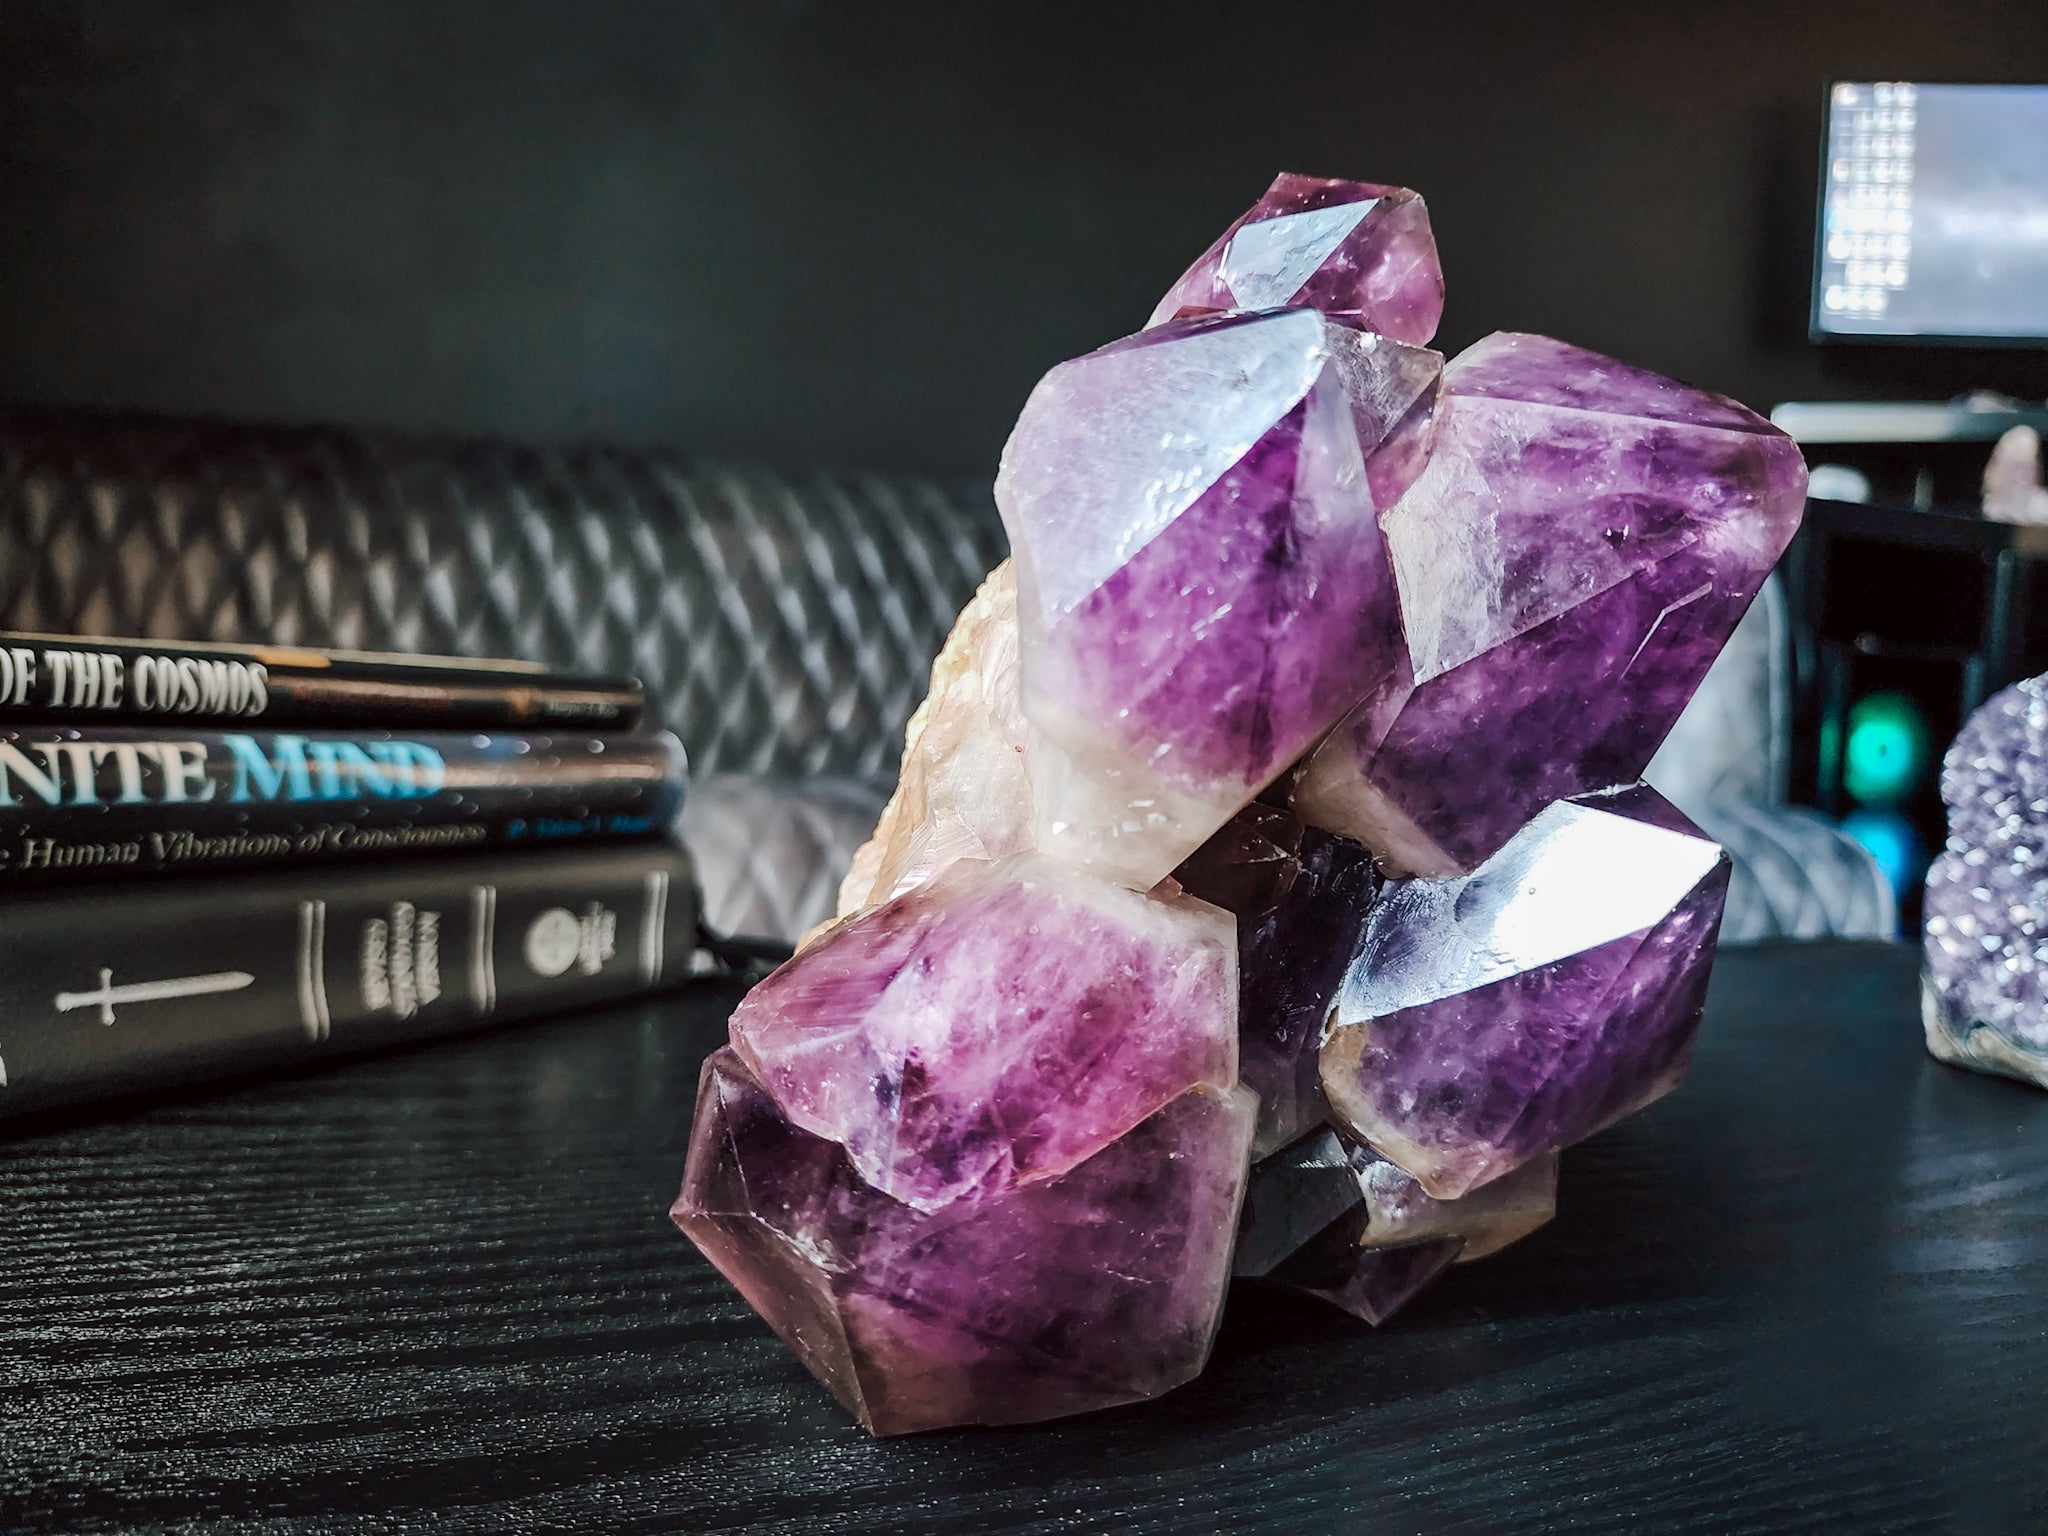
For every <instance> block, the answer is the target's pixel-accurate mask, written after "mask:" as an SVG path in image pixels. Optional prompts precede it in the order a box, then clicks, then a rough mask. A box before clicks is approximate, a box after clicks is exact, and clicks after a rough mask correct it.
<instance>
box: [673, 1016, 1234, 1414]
mask: <svg viewBox="0 0 2048 1536" xmlns="http://www.w3.org/2000/svg"><path fill="white" fill-rule="evenodd" d="M1251 1120H1252V1102H1251V1094H1250V1093H1249V1092H1247V1091H1246V1090H1244V1089H1242V1088H1225V1089H1216V1088H1211V1087H1206V1086H1204V1087H1198V1088H1193V1089H1190V1090H1189V1091H1188V1092H1186V1093H1183V1094H1181V1095H1179V1096H1178V1097H1176V1098H1175V1099H1173V1100H1172V1101H1171V1102H1169V1103H1168V1104H1166V1105H1164V1106H1163V1107H1161V1108H1160V1109H1158V1110H1157V1111H1155V1112H1154V1113H1153V1114H1151V1115H1150V1116H1149V1117H1147V1118H1146V1119H1145V1120H1143V1121H1141V1122H1140V1123H1139V1124H1138V1125H1136V1126H1134V1127H1132V1128H1131V1129H1130V1130H1129V1131H1127V1132H1125V1133H1124V1134H1123V1135H1121V1136H1119V1137H1117V1138H1116V1139H1115V1140H1113V1141H1111V1142H1109V1143H1108V1144H1106V1145H1104V1146H1103V1147H1101V1148H1100V1149H1098V1150H1097V1151H1095V1152H1094V1153H1093V1154H1092V1155H1090V1156H1089V1157H1087V1158H1086V1159H1084V1160H1083V1161H1081V1162H1079V1163H1077V1164H1075V1165H1074V1166H1073V1167H1071V1168H1069V1169H1068V1170H1067V1171H1066V1172H1064V1173H1062V1174H1061V1175H1060V1176H1058V1177H1057V1178H1053V1179H1049V1180H1047V1181H1045V1182H1043V1183H1039V1184H1035V1185H1032V1186H1031V1187H1029V1188H1016V1189H1010V1190H1008V1191H1006V1192H1004V1193H1001V1194H995V1195H990V1194H986V1193H979V1192H978V1193H976V1194H975V1195H973V1196H971V1197H969V1198H966V1199H963V1200H962V1201H960V1202H958V1203H956V1204H955V1205H953V1206H950V1207H948V1208H947V1209H946V1210H944V1211H940V1212H936V1213H935V1212H930V1211H922V1210H919V1209H918V1208H916V1207H915V1206H911V1205H906V1204H904V1203H902V1202H900V1201H897V1200H894V1199H891V1198H890V1197H889V1196H888V1195H886V1194H883V1193H882V1192H881V1191H880V1190H877V1189H875V1188H874V1187H873V1186H872V1185H870V1184H868V1183H867V1182H866V1181H865V1180H863V1179H862V1178H861V1176H860V1174H859V1173H858V1171H857V1170H856V1169H855V1168H854V1166H853V1163H852V1161H851V1159H849V1158H848V1156H847V1155H846V1150H845V1149H844V1148H843V1147H840V1146H836V1145H834V1144H833V1143H832V1142H830V1141H827V1140H824V1139H822V1138H820V1137H817V1136H814V1135H811V1134H810V1133H809V1132H807V1131H804V1130H802V1129H801V1128H799V1127H797V1126H795V1125H793V1124H791V1123H790V1121H789V1119H788V1117H787V1116H786V1115H784V1113H783V1112H782V1110H781V1107H780V1106H779V1105H778V1104H777V1102H776V1100H775V1099H774V1097H773V1096H772V1095H770V1094H769V1093H768V1091H767V1090H766V1089H765V1088H764V1087H763V1086H762V1084H761V1082H760V1080H759V1079H758V1078H756V1077H755V1076H754V1075H753V1074H752V1073H751V1072H749V1070H748V1069H747V1066H746V1064H745V1063H744V1062H743V1061H741V1060H740V1058H739V1056H738V1055H737V1053H735V1052H733V1051H731V1050H722V1051H719V1052H718V1053H717V1054H715V1055H714V1056H713V1057H712V1058H711V1059H710V1060H709V1061H708V1062H706V1063H705V1068H704V1077H703V1084H702V1087H701V1089H700V1092H699V1096H698V1104H697V1120H696V1124H695V1126H694V1127H693V1130H692V1136H691V1155H690V1163H689V1169H688V1172H687V1173H686V1175H685V1179H684V1184H683V1192H682V1195H681V1198H679V1199H678V1200H677V1201H676V1204H675V1208H674V1211H673V1212H672V1215H673V1217H674V1219H675V1221H676V1224H677V1225H678V1226H680V1227H681V1228H682V1229H683V1231H685V1232H686V1233H688V1234H689V1236H690V1237H691V1238H692V1239H693V1240H694V1241H695V1242H696V1244H697V1246H698V1247H699V1248H700V1249H702V1250H703V1252H704V1254H705V1256H706V1257H707V1258H709V1259H710V1260H711V1261H712V1263H714V1264H715V1265H717V1266H718V1269H719V1270H720V1272H721V1273H723V1274H724V1275H725V1277H726V1278H727V1279H728V1280H730V1281H731V1282H732V1283H733V1284H734V1285H735V1286H736V1287H737V1288H738V1289H739V1291H740V1294H741V1295H743V1296H744V1297H745V1298H746V1299H747V1301H748V1302H749V1304H751V1305H752V1306H753V1308H754V1310H755V1311H757V1312H759V1313H760V1314H761V1316H762V1317H763V1318H764V1319H766V1320H767V1322H768V1324H769V1326H770V1327H772V1328H774V1330H775V1331H776V1333H778V1334H779V1335H781V1337H782V1340H783V1342H784V1343H786V1344H787V1345H789V1347H790V1348H791V1349H792V1350H794V1351H795V1352H796V1354H797V1355H798V1357H799V1358H800V1359H802V1361H803V1362H804V1364H805V1365H806V1366H808V1367H809V1368H810V1370H811V1371H812V1373H813V1374H814V1375H816V1376H817V1377H818V1379H819V1380H820V1381H822V1382H824V1383H825V1385H826V1386H827V1387H829V1388H830V1389H831V1390H832V1392H833V1394H834V1395H835V1396H837V1397H838V1398H839V1400H840V1401H841V1402H842V1403H844V1404H845V1405H846V1406H847V1408H848V1409H850V1410H851V1411H852V1412H853V1413H854V1415H855V1416H856V1417H858V1418H859V1419H860V1421H861V1423H862V1424H864V1425H866V1426H867V1428H868V1429H869V1430H870V1431H871V1432H873V1433H875V1434H878V1435H890V1434H902V1433H905V1432H908V1431H913V1430H920V1429H937V1428H942V1427H945V1426H947V1425H952V1424H1016V1423H1023V1422H1026V1421H1029V1420H1033V1419H1044V1418H1052V1417H1055V1416H1057V1415H1060V1414H1067V1413H1081V1412H1085V1411H1087V1410H1089V1409H1093V1408H1104V1407H1108V1406H1110V1405H1112V1404H1115V1403H1126V1402H1133V1401H1137V1400H1139V1399H1142V1398H1147V1397H1153V1396H1156V1395H1158V1394H1159V1393H1161V1392H1164V1391H1166V1390H1168V1389H1169V1388H1171V1387H1175V1386H1178V1385H1180V1384H1181V1383H1182V1382H1184V1381H1187V1380H1188V1379H1190V1378H1191V1377H1193V1376H1194V1375H1195V1373H1196V1372H1198V1371H1199V1370H1200V1369H1201V1368H1202V1364H1203V1361H1204V1360H1206V1359H1207V1357H1208V1353H1209V1345H1210V1342H1211V1340H1212V1339H1213V1338H1214V1336H1215V1331H1216V1323H1217V1319H1218V1317H1219V1316H1220V1315H1221V1311H1222V1304H1223V1296H1224V1291H1225V1287H1226V1284H1227V1281H1228V1278H1229V1269H1230V1234H1231V1231H1232V1229H1233V1227H1234V1225H1235V1222H1236V1220H1237V1213H1238V1205H1239V1201H1240V1199H1241V1197H1242V1194H1243V1187H1244V1165H1245V1158H1246V1155H1247V1146H1248V1143H1249V1140H1250V1135H1251Z"/></svg>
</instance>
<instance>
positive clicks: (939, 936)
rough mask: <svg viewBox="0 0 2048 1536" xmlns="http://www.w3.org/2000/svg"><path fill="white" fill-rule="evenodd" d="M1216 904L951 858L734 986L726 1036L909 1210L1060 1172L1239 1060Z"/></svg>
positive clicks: (792, 1105) (1037, 860)
mask: <svg viewBox="0 0 2048 1536" xmlns="http://www.w3.org/2000/svg"><path fill="white" fill-rule="evenodd" d="M1235 947H1236V945H1235V932H1234V927H1233V924H1232V923H1231V920H1230V917H1229V915H1228V914H1226V913H1223V912H1219V911H1217V910H1216V909H1215V908H1213V907H1210V906H1208V905H1206V904H1204V903H1202V902H1199V901H1196V900H1194V899H1193V898H1191V897H1186V896H1183V897H1179V898H1178V899H1175V900H1171V901H1162V900H1156V899H1154V898H1152V897H1149V896H1143V895H1140V894H1138V893H1137V892H1135V891H1129V890H1125V889H1123V888H1122V887H1120V886H1116V885H1112V884H1110V883H1109V882H1107V881H1104V880H1100V879H1098V878H1096V877H1095V876H1092V875H1090V874H1088V873H1086V872H1085V871H1082V870H1079V869H1076V868H1075V867H1073V866H1072V865H1068V864H1061V863H1058V862H1057V861H1055V860H1052V859H1047V858H1043V857H1041V856H1039V855H1036V854H1030V853H1025V854H1016V855H1012V856H1011V857H1009V858H1006V859H1000V860H997V861H995V862H993V863H989V862H985V861H982V860H978V859H962V860H960V861H958V862H957V863H954V864H952V865H949V866H948V867H947V868H946V869H945V870H943V871H942V872H941V873H940V874H939V875H937V876H936V877H935V878H933V879H932V880H931V881H930V882H929V883H927V884H926V885H923V886H921V887H919V888H918V889H916V890H914V891H911V892H909V893H908V894H906V895H903V896H899V897H897V898H896V899H895V900H894V901H892V902H890V903H889V904H888V905H886V906H883V907H878V908H876V909H875V910H874V911H872V912H869V913H867V914H865V915H864V916H862V917H859V918H856V919H854V920H853V921H851V922H849V923H847V924H845V925H844V926H842V927H840V928H838V929H836V930H834V931H833V932H832V933H830V934H828V935H827V936H826V937H824V938H823V939H821V940H819V941H818V942H817V943H816V944H814V945H812V946H811V947H810V948H808V949H806V950H805V951H804V954H803V955H802V957H801V958H800V959H799V960H798V961H795V962H792V963H791V964H789V965H786V966H784V967H782V969H780V970H779V971H777V972H776V973H775V974H774V975H772V976H770V977H769V978H768V979H767V980H766V981H764V982H762V983H761V984H760V985H759V986H758V987H756V988H755V989H754V990H753V991H752V992H750V993H749V994H748V995H747V998H746V1000H745V1001H744V1002H742V1003H741V1004H740V1007H739V1010H738V1011H737V1012H736V1013H734V1015H733V1018H732V1043H733V1048H734V1049H735V1050H737V1051H738V1052H739V1054H740V1056H741V1057H742V1058H743V1059H744V1060H745V1061H746V1063H747V1066H748V1068H749V1069H750V1070H751V1071H752V1073H753V1075H754V1076H755V1078H757V1079H758V1080H759V1082H760V1083H761V1085H762V1087H763V1088H765V1089H766V1090H767V1091H768V1092H769V1093H770V1094H772V1095H773V1096H774V1098H775V1101H776V1103H777V1104H779V1105H780V1106H781V1107H782V1110H783V1113H784V1114H786V1115H787V1116H788V1117H789V1119H790V1120H791V1121H792V1122H794V1123H795V1124H796V1125H797V1126H799V1127H801V1128H802V1129H803V1130H805V1131H808V1132H810V1133H811V1134H812V1135H814V1136H819V1137H822V1138H824V1139H825V1140H827V1141H831V1142H835V1143H837V1144H838V1145H839V1146H841V1147H842V1148H844V1150H845V1153H846V1156H847V1157H848V1158H849V1159H850V1161H851V1162H852V1164H853V1167H854V1169H855V1170H856V1171H857V1172H858V1173H859V1174H860V1176H861V1178H862V1179H864V1180H865V1181H867V1182H868V1183H869V1184H871V1185H873V1186H874V1187H875V1188H876V1189H877V1190H878V1191H880V1192H881V1193H883V1194H886V1195H890V1196H892V1197H894V1198H895V1199H898V1200H901V1201H903V1202H905V1203H906V1204H909V1205H912V1206H915V1207H917V1208H919V1209H921V1210H938V1209H940V1208H942V1207H944V1206H947V1205H949V1204H951V1203H952V1202H954V1201H956V1200H959V1199H962V1198H965V1197H969V1196H972V1197H976V1198H986V1197H989V1196H992V1195H996V1194H1000V1193H1002V1192H1003V1191H1005V1190H1008V1189H1013V1188H1017V1187H1019V1186H1027V1185H1032V1184H1039V1183H1043V1182H1045V1181H1046V1180H1048V1179H1053V1178H1057V1177H1058V1176H1059V1175H1061V1174H1063V1173H1065V1172H1067V1171H1068V1170H1069V1169H1071V1168H1072V1167H1074V1165H1075V1164H1077V1163H1079V1162H1081V1161H1082V1160H1083V1159H1085V1158H1087V1157H1090V1156H1092V1155H1094V1154H1095V1153H1096V1152H1098V1151H1100V1150H1101V1149H1102V1148H1103V1147H1104V1146H1106V1145H1108V1144H1109V1143H1110V1142H1111V1141H1114V1140H1115V1139H1116V1138H1118V1137H1119V1136H1122V1135H1123V1134H1124V1133H1125V1132H1127V1131H1128V1130H1130V1128H1131V1127H1132V1126H1134V1125H1136V1124H1137V1123H1138V1122H1139V1121H1141V1120H1143V1119H1144V1118H1146V1117H1147V1116H1148V1115H1151V1114H1155V1113H1157V1112H1158V1111H1159V1110H1160V1109H1162V1108H1163V1107H1164V1106H1165V1105H1167V1104H1168V1103H1170V1102H1172V1101H1173V1100H1174V1099H1176V1098H1178V1097H1179V1096H1180V1095H1181V1094H1183V1093H1185V1092H1186V1091H1187V1090H1188V1089H1189V1088H1192V1087H1195V1086H1197V1085H1206V1086H1209V1087H1212V1088H1218V1089H1221V1088H1226V1087H1229V1086H1230V1085H1231V1084H1233V1083H1235V1082H1236V1081H1237V1075H1238V1071H1237V963H1236V954H1235Z"/></svg>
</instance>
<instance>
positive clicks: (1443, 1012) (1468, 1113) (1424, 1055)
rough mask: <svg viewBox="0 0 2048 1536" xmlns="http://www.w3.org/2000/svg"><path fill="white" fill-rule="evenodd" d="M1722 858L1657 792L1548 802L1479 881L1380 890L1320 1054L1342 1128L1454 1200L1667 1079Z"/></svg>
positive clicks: (1689, 1007) (1711, 927)
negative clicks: (1552, 803)
mask: <svg viewBox="0 0 2048 1536" xmlns="http://www.w3.org/2000/svg"><path fill="white" fill-rule="evenodd" d="M1727 889H1728V860H1727V856H1726V855H1725V854H1723V853H1722V852H1721V850H1720V849H1719V848H1718V847H1716V846H1715V845H1714V844H1713V843H1711V842H1709V841H1707V839H1706V838H1705V837H1703V836H1701V835H1700V833H1699V832H1698V831H1697V829H1695V828H1693V827H1692V826H1691V824H1690V823H1688V822H1686V821H1685V819H1684V818H1683V817H1681V816H1680V815H1679V814H1678V813H1677V812H1676V811H1674V810H1673V809H1672V808H1671V807H1670V806H1669V804H1668V803H1666V802H1665V801H1664V800H1663V799H1662V798H1661V797H1660V796H1658V795H1657V794H1656V793H1655V791H1653V790H1649V789H1643V788H1637V789H1633V790H1630V791H1627V792H1625V793H1620V794H1613V795H1603V796H1589V797H1587V798H1586V799H1584V800H1579V801H1566V802H1560V803H1558V804H1556V805H1553V806H1551V807H1549V809H1547V810H1546V811H1544V812H1543V814H1541V815H1540V816H1538V817H1537V818H1536V819H1535V820H1534V821H1532V822H1531V823H1530V824H1529V825H1528V827H1527V828H1525V829H1524V830H1523V831H1522V832H1521V833H1520V834H1518V835H1517V836H1516V837H1515V838H1514V839H1513V840H1511V841H1510V842H1509V843H1508V845H1507V846H1506V847H1505V848H1503V849H1502V850H1501V851H1500V853H1499V854H1497V855H1496V856H1495V857H1494V858H1493V859H1492V860H1490V861H1488V862H1487V863H1486V864H1485V865H1482V866H1481V867H1480V869H1479V870H1477V871H1476V872H1475V873H1473V874H1471V875H1466V876H1459V877H1456V878H1452V879H1447V880H1420V879H1417V880H1402V881H1396V882H1394V883H1393V884H1391V885H1389V886H1388V887H1387V889H1386V891H1385V892H1384V894H1383V895H1382V897H1381V899H1380V901H1379V903H1378V904H1377V905H1376V906H1375V907H1374V908H1373V911H1372V914H1371V916H1370V917H1369V918H1368V920H1367V924H1366V931H1365V936H1364V939H1363V942H1362V943H1361V945H1360V947H1359V950H1358V955H1357V958H1356V960H1355V961H1354V962H1353V964H1352V968H1351V971H1350V973H1349V974H1348V975H1347V976H1346V978H1345V982H1344V986H1343V987H1342V989H1341V990H1340V991H1339V993H1338V997H1337V1004H1336V1008H1335V1011H1334V1012H1333V1014H1332V1016H1331V1021H1330V1031H1329V1034H1328V1036H1327V1039H1326V1044H1325V1045H1324V1047H1323V1051H1322V1060H1321V1065H1322V1078H1323V1091H1324V1093H1325V1095H1326V1096H1327V1097H1328V1099H1329V1102H1330V1106H1331V1110H1332V1112H1333V1115H1334V1117H1335V1118H1336V1119H1337V1121H1338V1122H1339V1123H1341V1124H1342V1125H1343V1126H1344V1127H1345V1128H1346V1129H1347V1130H1348V1131H1349V1132H1350V1133H1351V1134H1353V1135H1354V1136H1356V1137H1357V1138H1358V1139H1360V1140H1362V1141H1364V1142H1367V1143H1369V1144H1370V1145H1371V1146H1372V1147H1373V1148H1374V1149H1376V1150H1377V1151H1379V1152H1380V1153H1382V1154H1383V1155H1384V1156H1386V1157H1388V1158H1390V1159H1392V1160H1393V1161H1394V1162H1396V1163H1398V1164H1400V1165H1401V1167H1403V1168H1405V1169H1406V1170H1407V1171H1408V1172H1410V1173H1412V1174H1414V1175H1415V1177H1416V1178H1418V1179H1419V1180H1421V1181H1422V1184H1423V1186H1424V1187H1425V1188H1426V1189H1427V1190H1428V1191H1429V1192H1430V1193H1431V1194H1432V1195H1435V1196H1437V1197H1438V1198H1440V1199H1441V1198H1453V1199H1454V1198H1456V1197H1458V1196H1461V1195H1464V1194H1466V1193H1467V1192H1468V1191H1470V1190H1473V1189H1476V1188H1478V1187H1479V1186H1481V1185H1483V1184H1485V1183H1487V1182H1488V1181H1489V1180H1492V1179H1496V1178H1499V1177H1500V1176H1501V1175H1503V1174H1505V1173H1507V1172H1509V1171H1510V1170H1512V1169H1514V1168H1517V1167H1519V1166H1521V1165H1522V1164H1524V1163H1526V1162H1529V1161H1530V1160H1532V1159H1534V1158H1537V1157H1540V1156H1542V1155H1544V1154H1545V1153H1548V1152H1552V1151H1555V1150H1557V1149H1558V1148H1560V1147H1567V1146H1570V1145H1571V1144H1572V1143H1574V1142H1576V1141H1580V1140H1583V1139H1584V1138H1585V1137H1587V1136H1590V1135H1592V1134H1593V1133H1594V1132H1595V1131H1598V1130H1600V1129H1602V1128H1603V1127H1605V1126H1607V1125H1609V1124H1611V1123H1612V1122H1613V1121H1615V1120H1616V1119H1619V1118H1620V1117H1621V1116H1622V1115H1625V1114H1627V1113H1629V1112H1630V1111H1631V1110H1634V1109H1638V1108H1640V1107H1641V1106H1642V1105H1644V1104H1647V1103H1649V1102H1650V1101H1651V1100H1652V1099H1654V1098H1656V1097H1658V1096H1659V1095H1660V1094H1663V1093H1665V1092H1668V1091H1669V1090H1670V1089H1671V1088H1673V1087H1675V1086H1676V1085H1677V1082H1678V1079H1679V1078H1680V1077H1681V1076H1682V1075H1683V1074H1684V1070H1685V1067H1686V1065H1687V1063H1688V1062H1689V1060H1690V1057H1691V1049H1692V1039H1693V1031H1694V1029H1695V1027H1696V1026H1697V1024H1698V1022H1699V1015H1700V1009H1701V1007H1702V1005H1703V1004H1704V1002H1705V998H1706V984H1707V975H1708V971H1709V969H1710V967H1711V964H1712V959H1713V939H1714V933H1715V930H1716V929H1717V928H1718V927H1719V926H1720V921H1721V905H1722V902H1723V900H1724V899H1725V897H1726V895H1727Z"/></svg>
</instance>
